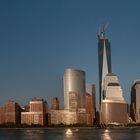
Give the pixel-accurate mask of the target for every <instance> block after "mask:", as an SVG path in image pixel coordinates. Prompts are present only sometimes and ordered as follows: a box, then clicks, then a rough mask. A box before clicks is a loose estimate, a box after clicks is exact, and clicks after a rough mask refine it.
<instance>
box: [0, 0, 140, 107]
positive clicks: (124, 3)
mask: <svg viewBox="0 0 140 140" xmlns="http://www.w3.org/2000/svg"><path fill="white" fill-rule="evenodd" d="M139 5H140V2H139V1H138V0H133V1H132V0H116V1H112V0H106V1H105V0H40V1H38V0H12V1H11V0H1V1H0V105H3V104H4V103H5V102H6V101H7V100H8V99H13V100H15V101H16V102H18V103H20V105H25V104H27V103H28V102H29V101H30V100H31V99H32V98H33V97H40V98H44V99H46V100H47V101H48V102H49V103H50V100H51V98H52V97H54V96H57V97H58V98H59V100H60V102H61V104H62V103H63V71H64V69H66V68H75V69H82V70H84V71H85V72H86V81H87V82H88V83H94V84H95V85H96V98H97V100H99V99H98V94H99V92H98V91H99V90H98V56H97V50H98V46H97V43H98V40H97V33H98V28H99V26H101V25H103V24H105V23H108V22H109V27H108V29H107V30H106V35H107V37H108V38H109V40H110V42H111V49H112V69H113V72H114V73H116V74H117V75H118V77H119V80H120V83H121V86H122V88H123V92H124V97H125V99H126V101H127V102H129V98H130V89H131V85H132V83H133V80H135V79H140V61H139V60H140V55H139V52H140V43H139V41H140V26H139V25H140V16H139V13H140V8H139Z"/></svg>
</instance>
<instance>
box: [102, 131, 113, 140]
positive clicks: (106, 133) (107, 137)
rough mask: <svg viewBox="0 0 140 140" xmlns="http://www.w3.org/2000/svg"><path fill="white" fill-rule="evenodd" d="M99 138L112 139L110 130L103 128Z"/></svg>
mask: <svg viewBox="0 0 140 140" xmlns="http://www.w3.org/2000/svg"><path fill="white" fill-rule="evenodd" d="M101 140H112V138H111V136H110V130H109V129H105V130H104V132H103V134H102V136H101Z"/></svg>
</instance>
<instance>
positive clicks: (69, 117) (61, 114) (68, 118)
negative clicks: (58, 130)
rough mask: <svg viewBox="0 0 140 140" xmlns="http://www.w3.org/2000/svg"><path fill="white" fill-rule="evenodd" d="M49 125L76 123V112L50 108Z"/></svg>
mask: <svg viewBox="0 0 140 140" xmlns="http://www.w3.org/2000/svg"><path fill="white" fill-rule="evenodd" d="M50 119H51V121H50V122H51V125H60V124H64V125H72V124H77V113H76V112H70V111H69V110H50Z"/></svg>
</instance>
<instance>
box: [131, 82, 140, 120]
mask: <svg viewBox="0 0 140 140" xmlns="http://www.w3.org/2000/svg"><path fill="white" fill-rule="evenodd" d="M130 116H131V118H132V120H133V121H134V122H136V123H140V80H137V81H135V82H134V84H133V86H132V88H131V105H130Z"/></svg>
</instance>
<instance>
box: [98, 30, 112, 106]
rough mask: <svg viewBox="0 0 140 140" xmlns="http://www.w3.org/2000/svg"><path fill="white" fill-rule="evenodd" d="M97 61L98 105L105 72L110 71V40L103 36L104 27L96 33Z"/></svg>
mask: <svg viewBox="0 0 140 140" xmlns="http://www.w3.org/2000/svg"><path fill="white" fill-rule="evenodd" d="M98 63H99V94H100V102H99V104H100V107H101V101H102V99H104V91H103V80H104V77H105V76H106V74H108V73H111V48H110V42H109V40H108V39H107V38H105V32H104V29H103V31H101V32H100V33H99V35H98Z"/></svg>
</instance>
